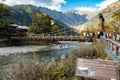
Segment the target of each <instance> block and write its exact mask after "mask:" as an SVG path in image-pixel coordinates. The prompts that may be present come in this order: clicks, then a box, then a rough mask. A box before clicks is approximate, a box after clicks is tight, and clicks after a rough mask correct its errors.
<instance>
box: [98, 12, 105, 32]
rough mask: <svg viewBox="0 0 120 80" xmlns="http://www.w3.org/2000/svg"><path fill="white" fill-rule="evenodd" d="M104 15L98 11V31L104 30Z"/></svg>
mask: <svg viewBox="0 0 120 80" xmlns="http://www.w3.org/2000/svg"><path fill="white" fill-rule="evenodd" d="M104 22H105V20H104V17H103V14H102V13H99V31H102V32H103V31H104V30H105V29H104Z"/></svg>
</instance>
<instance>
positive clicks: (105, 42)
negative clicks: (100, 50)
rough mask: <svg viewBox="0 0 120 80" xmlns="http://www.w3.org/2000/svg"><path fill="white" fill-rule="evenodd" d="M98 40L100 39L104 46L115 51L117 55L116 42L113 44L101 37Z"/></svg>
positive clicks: (111, 41)
mask: <svg viewBox="0 0 120 80" xmlns="http://www.w3.org/2000/svg"><path fill="white" fill-rule="evenodd" d="M100 39H101V41H102V42H103V44H104V45H106V46H107V47H108V48H110V49H111V50H112V51H116V55H119V53H120V52H119V48H120V44H119V43H118V42H115V41H114V40H111V39H108V38H104V37H101V38H100Z"/></svg>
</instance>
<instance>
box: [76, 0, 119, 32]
mask: <svg viewBox="0 0 120 80" xmlns="http://www.w3.org/2000/svg"><path fill="white" fill-rule="evenodd" d="M118 10H120V1H118V2H115V3H113V4H111V5H109V6H108V7H106V8H105V9H103V10H100V11H98V12H96V14H95V15H94V16H93V17H91V18H89V20H88V21H87V22H86V23H85V24H83V25H77V26H75V28H76V29H77V30H79V31H80V32H83V31H86V30H89V31H96V32H97V31H98V30H99V28H98V24H99V20H98V14H99V13H102V14H103V16H104V19H105V22H107V21H108V20H110V19H111V17H112V15H113V13H114V12H116V11H118Z"/></svg>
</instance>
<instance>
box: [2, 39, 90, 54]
mask: <svg viewBox="0 0 120 80" xmlns="http://www.w3.org/2000/svg"><path fill="white" fill-rule="evenodd" d="M59 43H60V44H49V45H24V46H11V47H1V48H0V56H9V55H11V54H25V53H29V52H36V51H41V50H55V49H65V48H74V47H76V46H77V47H80V46H82V45H84V46H87V45H88V44H91V43H88V42H84V43H79V42H76V41H67V42H66V41H60V42H59Z"/></svg>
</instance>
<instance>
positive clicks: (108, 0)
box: [76, 0, 118, 11]
mask: <svg viewBox="0 0 120 80" xmlns="http://www.w3.org/2000/svg"><path fill="white" fill-rule="evenodd" d="M116 1H118V0H104V1H103V2H101V3H99V4H96V6H95V7H83V6H82V7H77V8H76V10H83V11H96V10H101V9H104V8H106V7H107V6H109V5H110V4H112V3H114V2H116Z"/></svg>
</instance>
